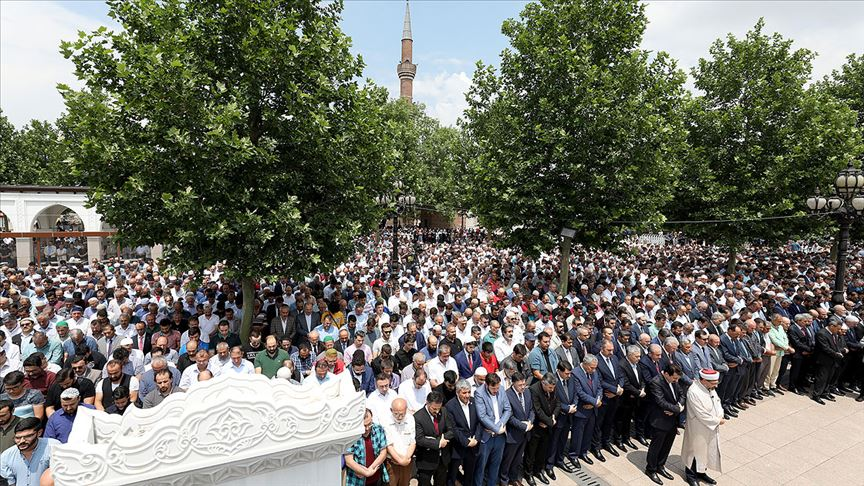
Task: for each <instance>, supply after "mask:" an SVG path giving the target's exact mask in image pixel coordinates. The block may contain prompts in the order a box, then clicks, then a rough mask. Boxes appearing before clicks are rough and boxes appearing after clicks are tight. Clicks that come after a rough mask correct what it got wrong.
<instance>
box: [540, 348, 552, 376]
mask: <svg viewBox="0 0 864 486" xmlns="http://www.w3.org/2000/svg"><path fill="white" fill-rule="evenodd" d="M542 354H543V359H544V360H545V361H546V373H551V372H552V363H551V362H549V351H544V352H543V353H542Z"/></svg>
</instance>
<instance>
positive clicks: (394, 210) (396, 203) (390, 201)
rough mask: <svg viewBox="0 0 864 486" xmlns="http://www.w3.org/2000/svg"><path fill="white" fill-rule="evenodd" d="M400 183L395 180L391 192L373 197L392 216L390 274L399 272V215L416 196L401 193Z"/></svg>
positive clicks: (411, 204)
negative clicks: (388, 210)
mask: <svg viewBox="0 0 864 486" xmlns="http://www.w3.org/2000/svg"><path fill="white" fill-rule="evenodd" d="M402 187H403V186H402V183H401V182H396V183H395V184H394V185H393V193H392V194H383V195H381V196H378V197H377V198H375V201H376V202H377V203H378V204H379V205H380V206H384V207H386V208H388V209H390V212H389V214H388V216H392V218H393V233H392V246H393V249H392V251H391V252H390V275H397V274H398V273H399V215H401V214H402V213H404V212H405V211H406V210H410V209H411V208H412V207H413V206H414V203H415V202H416V201H417V198H415V197H414V196H411V195H407V194H403V193H402Z"/></svg>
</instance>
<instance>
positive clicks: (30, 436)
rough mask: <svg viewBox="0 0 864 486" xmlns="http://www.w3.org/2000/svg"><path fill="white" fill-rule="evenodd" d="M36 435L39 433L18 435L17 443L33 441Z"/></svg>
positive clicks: (16, 437)
mask: <svg viewBox="0 0 864 486" xmlns="http://www.w3.org/2000/svg"><path fill="white" fill-rule="evenodd" d="M36 434H38V432H37V431H35V430H34V431H33V432H31V433H29V434H24V435H16V436H15V442H20V441H22V440H27V439H32V438H33V437H36Z"/></svg>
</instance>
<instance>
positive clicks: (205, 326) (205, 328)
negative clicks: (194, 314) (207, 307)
mask: <svg viewBox="0 0 864 486" xmlns="http://www.w3.org/2000/svg"><path fill="white" fill-rule="evenodd" d="M218 324H219V316H217V315H216V314H211V315H210V317H207V316H206V315H205V314H201V315H200V316H198V327H200V328H201V342H205V343H207V344H210V335H211V334H213V331H215V330H216V326H217V325H218Z"/></svg>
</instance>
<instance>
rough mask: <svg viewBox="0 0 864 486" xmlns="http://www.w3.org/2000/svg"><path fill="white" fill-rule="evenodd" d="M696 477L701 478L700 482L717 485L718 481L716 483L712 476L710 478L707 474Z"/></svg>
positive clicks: (697, 474) (698, 474)
mask: <svg viewBox="0 0 864 486" xmlns="http://www.w3.org/2000/svg"><path fill="white" fill-rule="evenodd" d="M696 477H697V478H699V481H702V482H703V483H707V484H717V481H714V479H713V478H712V477H711V476H709V475H707V474H705V473H696Z"/></svg>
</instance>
